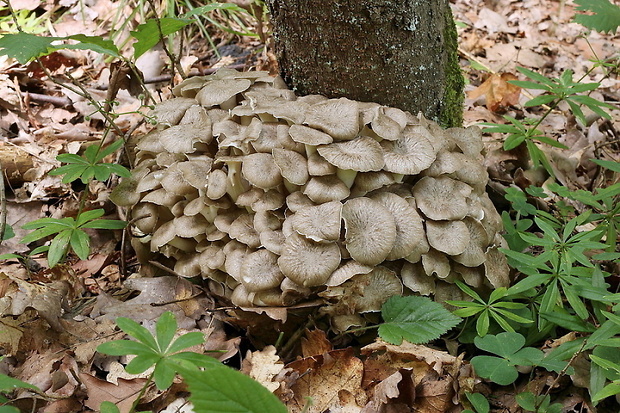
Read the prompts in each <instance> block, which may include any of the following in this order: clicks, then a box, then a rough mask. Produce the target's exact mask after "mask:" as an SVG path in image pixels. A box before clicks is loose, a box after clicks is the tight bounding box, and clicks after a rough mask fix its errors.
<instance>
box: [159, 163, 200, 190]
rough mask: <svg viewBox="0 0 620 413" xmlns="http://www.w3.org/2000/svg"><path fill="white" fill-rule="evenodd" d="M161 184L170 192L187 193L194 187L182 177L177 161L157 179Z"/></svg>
mask: <svg viewBox="0 0 620 413" xmlns="http://www.w3.org/2000/svg"><path fill="white" fill-rule="evenodd" d="M159 182H160V183H161V186H162V187H164V189H165V190H166V191H167V192H168V193H171V194H175V195H188V194H191V193H193V192H194V191H195V190H196V189H195V188H194V187H193V186H192V185H191V184H190V183H189V182H187V180H185V178H184V177H183V172H182V170H181V168H180V167H179V163H175V164H172V165H170V166H169V167H168V168H167V169H166V170H165V171H164V174H163V176H162V178H161V180H160V181H159Z"/></svg>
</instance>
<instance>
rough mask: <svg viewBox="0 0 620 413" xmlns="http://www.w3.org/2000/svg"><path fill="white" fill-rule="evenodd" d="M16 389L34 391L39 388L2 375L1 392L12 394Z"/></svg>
mask: <svg viewBox="0 0 620 413" xmlns="http://www.w3.org/2000/svg"><path fill="white" fill-rule="evenodd" d="M15 389H34V390H38V389H39V388H38V387H37V386H35V385H34V384H30V383H26V382H25V381H21V380H17V379H14V378H13V377H9V376H7V375H6V374H0V392H10V391H13V390H15Z"/></svg>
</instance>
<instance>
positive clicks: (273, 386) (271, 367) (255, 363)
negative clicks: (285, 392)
mask: <svg viewBox="0 0 620 413" xmlns="http://www.w3.org/2000/svg"><path fill="white" fill-rule="evenodd" d="M283 369H284V363H283V362H282V361H281V360H280V357H278V355H277V354H276V348H275V347H274V346H267V347H265V348H264V349H263V350H261V351H255V352H253V353H252V352H249V351H248V354H247V356H246V358H245V360H243V364H242V366H241V371H242V372H243V373H245V374H247V375H248V376H250V377H252V378H253V379H254V380H256V381H257V382H259V383H260V384H262V385H263V386H265V387H266V388H267V389H268V390H269V391H271V392H274V391H276V390H277V389H278V388H279V387H280V383H278V382H276V381H274V379H275V378H276V376H277V375H278V374H280V372H281V371H282V370H283Z"/></svg>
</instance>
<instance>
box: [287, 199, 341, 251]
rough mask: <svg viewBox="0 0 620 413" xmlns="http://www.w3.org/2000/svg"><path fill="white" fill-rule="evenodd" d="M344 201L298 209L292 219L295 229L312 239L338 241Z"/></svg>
mask: <svg viewBox="0 0 620 413" xmlns="http://www.w3.org/2000/svg"><path fill="white" fill-rule="evenodd" d="M341 211H342V203H340V201H331V202H326V203H324V204H321V205H317V206H308V207H305V208H302V209H300V210H299V211H297V212H296V213H295V214H294V215H293V216H292V217H290V219H291V220H292V225H293V229H294V230H295V231H297V232H298V233H299V234H301V235H303V236H304V237H307V238H310V239H311V240H312V241H316V242H324V241H332V242H333V241H337V240H338V239H339V238H340V220H341Z"/></svg>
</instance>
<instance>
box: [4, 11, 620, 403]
mask: <svg viewBox="0 0 620 413" xmlns="http://www.w3.org/2000/svg"><path fill="white" fill-rule="evenodd" d="M12 3H13V5H14V7H17V8H23V9H27V10H34V9H36V8H37V7H40V8H42V9H43V10H45V11H49V10H51V9H52V8H53V7H55V3H56V2H54V1H46V2H38V1H30V0H19V3H18V2H17V0H15V1H14V2H12ZM61 3H62V6H69V7H72V8H70V9H69V12H68V13H66V14H64V15H63V16H62V17H61V18H60V19H59V20H58V21H57V22H55V23H54V29H55V32H56V33H55V35H57V36H68V35H73V34H77V33H82V34H87V35H106V34H107V33H106V32H105V29H104V28H103V27H104V25H102V24H101V23H102V22H109V21H111V19H112V16H113V14H114V13H115V12H117V11H119V10H120V9H119V7H123V3H122V2H114V1H111V0H96V1H93V2H89V3H88V4H82V2H77V1H71V0H64V1H62V2H61ZM78 3H79V4H78ZM453 11H454V14H455V19H456V20H457V21H458V22H462V23H464V25H463V27H462V28H460V29H459V36H460V39H459V45H460V53H461V57H462V59H461V61H462V63H463V69H464V71H465V73H466V77H467V78H468V79H469V82H470V83H469V85H468V86H467V88H466V91H467V96H468V99H467V100H466V108H465V122H466V125H465V126H469V125H472V124H477V123H480V122H485V121H486V122H502V117H501V116H502V115H504V114H508V115H514V114H515V111H517V110H519V111H522V112H523V113H522V115H525V116H534V115H536V113H534V112H532V113H530V112H531V111H533V110H534V109H528V108H522V106H520V107H521V109H515V105H516V104H518V103H521V104H522V103H523V102H525V101H526V100H527V99H529V98H531V97H532V96H527V95H526V91H524V90H521V89H520V88H519V87H517V86H514V85H512V84H510V83H507V81H509V80H514V79H517V78H520V77H519V75H518V73H517V71H516V67H517V66H524V67H527V68H531V69H533V70H535V71H540V72H541V73H543V74H544V75H546V76H549V77H553V76H555V77H557V76H559V75H560V74H561V73H562V72H563V71H565V70H566V69H572V70H574V72H575V78H580V77H582V76H584V75H586V73H587V71H588V68H590V67H591V66H592V63H591V62H590V59H592V58H597V59H602V60H604V59H607V58H612V57H613V56H614V53H617V43H618V41H619V39H618V35H615V36H614V35H611V34H600V33H597V32H591V33H589V34H587V35H585V36H584V35H583V34H584V29H583V27H582V26H580V25H578V24H576V23H573V22H571V19H572V16H573V15H574V14H575V6H574V5H573V4H571V3H565V2H556V1H551V0H524V1H515V0H484V1H483V0H456V1H454V2H453ZM224 37H225V36H223V35H222V39H223V38H224ZM237 46H241V49H244V48H246V49H251V48H253V47H255V46H256V45H255V44H253V43H252V42H251V41H250V40H248V39H240V41H239V42H238V45H237ZM196 50H198V51H199V53H202V52H204V50H206V48H205V47H204V46H201V45H196ZM162 53H163V52H162V51H157V50H156V51H154V52H149V53H147V54H145V56H147V55H149V57H148V58H149V59H150V60H147V62H148V63H147V66H149V67H157V68H158V69H157V70H155V71H151V72H149V74H148V75H149V76H152V77H156V76H157V75H159V74H160V73H161V70H162V68H163V65H162V64H161V62H163V61H164V59H163V58H162V56H163V54H162ZM203 57H204V56H201V55H200V56H199V63H200V62H203V61H204V59H202V58H203ZM194 60H195V58H193V59H191V60H189V62H193V61H194ZM218 60H220V59H218V58H213V57H212V58H211V59H210V63H211V65H213V66H222V65H224V64H226V62H233V61H235V58H232V57H227V56H223V57H222V59H221V61H219V63H218ZM44 61H45V65H46V67H47V68H48V69H49V70H50V71H52V72H57V73H64V72H67V71H69V72H71V73H72V75H73V76H74V77H76V78H80V80H81V81H83V84H84V85H85V87H86V90H87V91H88V92H89V93H91V94H92V95H93V96H96V97H97V98H99V99H102V98H104V97H105V92H103V91H102V90H101V89H102V86H106V85H107V83H108V78H107V76H108V75H109V71H108V70H107V69H105V67H104V64H103V63H102V62H101V60H100V59H97V56H96V54H94V53H92V52H89V51H80V50H74V51H71V52H70V53H68V52H56V53H54V54H52V55H50V56H49V57H48V58H46V59H45V60H44ZM259 63H260V62H259ZM0 64H1V65H2V67H3V73H2V74H0V131H1V132H0V134H1V135H2V139H1V141H0V150H4V151H7V152H8V153H9V155H0V161H1V162H2V164H3V166H4V169H5V170H7V167H8V165H9V164H11V160H12V161H13V162H14V164H15V168H14V172H13V173H11V174H10V175H9V176H8V178H9V179H8V180H9V182H10V191H9V195H8V199H7V204H8V205H7V208H8V217H7V221H8V223H10V224H11V225H12V226H13V227H14V228H15V230H16V233H17V237H16V238H14V239H13V240H9V241H5V242H3V243H2V247H1V248H2V250H1V251H2V252H3V253H5V252H17V253H23V252H25V251H26V248H25V246H24V245H22V244H19V243H17V242H15V241H16V240H18V239H20V238H21V236H23V232H21V233H20V231H21V230H20V226H21V225H22V224H23V223H26V222H30V221H32V220H34V219H36V218H38V217H41V216H57V217H61V216H66V214H67V213H69V211H71V210H74V209H75V198H74V193H73V190H72V188H71V187H70V186H68V185H66V184H62V183H61V182H60V178H59V177H50V176H48V175H47V172H49V171H50V170H51V169H52V168H54V167H56V166H58V163H57V161H56V160H55V158H56V156H57V155H58V154H60V153H78V152H79V151H80V150H81V149H83V148H82V146H83V145H84V144H87V143H88V142H90V141H94V140H98V139H100V137H101V135H102V128H101V122H100V119H99V118H98V117H97V116H92V108H91V107H89V105H88V104H87V103H86V102H85V101H84V100H83V99H82V98H80V97H79V96H77V95H76V94H72V93H70V92H66V91H64V90H60V89H59V88H58V87H57V86H56V85H54V84H53V83H51V82H50V81H49V80H48V79H46V78H45V76H44V74H43V72H41V71H40V70H39V69H38V68H37V67H36V66H35V65H29V66H26V67H23V66H18V65H13V64H12V63H11V62H7V61H5V60H2V61H0ZM200 64H202V63H200ZM261 64H263V65H265V66H267V65H270V68H272V69H273V59H269V58H265V59H263V60H262V63H261ZM262 68H264V67H261V69H262ZM521 79H522V78H521ZM586 80H587V81H591V82H598V81H600V82H601V87H600V88H599V89H598V91H597V92H596V93H600V94H602V95H600V96H599V98H604V99H607V100H611V101H618V100H619V98H620V96H619V93H618V90H620V87H619V83H620V81H619V80H618V79H616V78H613V77H607V78H603V77H602V74H601V73H600V72H598V71H595V72H592V73H591V74H589V75H588V78H587V79H586ZM158 88H159V89H161V84H159V86H158ZM153 90H155V89H153ZM41 92H43V93H41ZM530 92H531V91H530ZM162 94H163V97H164V98H165V97H166V96H168V95H169V91H168V90H166V88H163V92H162ZM40 95H44V96H47V97H49V98H50V99H47V98H45V97H42V96H40ZM118 99H119V101H120V102H121V107H120V108H118V110H119V111H121V112H132V111H134V110H135V109H136V108H138V107H139V101H138V100H137V99H136V98H135V97H133V96H131V95H130V94H129V93H127V92H126V91H121V94H120V95H119V96H118ZM612 115H613V116H614V118H613V119H612V120H611V121H602V120H597V119H595V118H592V119H593V121H592V122H591V124H590V125H589V126H586V127H584V126H582V125H580V124H578V123H577V122H576V121H575V119H574V118H571V117H570V116H568V111H567V110H566V108H559V110H556V111H555V112H554V113H553V114H552V115H550V116H549V117H548V118H547V119H546V121H545V123H544V124H542V125H541V127H542V128H544V129H545V131H547V133H549V134H550V136H553V137H555V138H557V139H558V141H559V142H561V143H563V144H565V145H566V146H567V147H568V148H569V149H558V148H553V149H549V148H548V147H543V148H542V149H543V150H544V151H546V152H547V155H548V157H549V158H550V159H551V162H552V165H553V167H554V170H555V172H556V174H557V178H558V180H559V181H560V182H561V183H562V184H563V185H565V186H567V187H568V188H569V189H578V188H584V187H590V186H592V185H593V180H594V179H596V173H597V168H596V166H595V165H593V164H592V163H591V162H590V161H589V159H591V158H593V157H594V155H595V151H598V153H602V155H603V157H604V158H606V159H616V160H618V147H617V144H616V145H615V146H614V144H613V142H614V139H615V140H617V139H618V130H617V129H618V124H619V121H620V118H619V116H620V115H619V114H618V111H614V112H612ZM140 117H141V116H140V115H139V114H136V113H133V114H131V113H130V114H128V115H124V116H123V118H122V119H121V120H120V123H119V124H120V126H121V127H122V129H123V130H124V131H127V130H130V129H132V128H134V127H137V125H138V123H139V121H140ZM140 131H143V129H141V128H140V127H138V130H137V133H140ZM486 146H487V156H486V159H485V163H486V165H487V167H488V170H489V173H490V175H491V176H492V178H493V182H492V183H491V186H495V187H497V188H503V187H506V186H509V185H512V184H516V185H519V186H521V187H526V186H528V185H530V184H537V185H540V184H541V183H542V182H544V181H545V179H546V177H545V176H544V175H537V174H536V173H534V172H532V171H531V170H528V169H527V168H525V167H524V164H523V158H522V157H523V154H520V153H519V152H518V151H509V152H506V151H503V150H502V149H501V143H500V142H498V141H497V136H490V137H488V138H487V142H486ZM94 193H95V194H97V195H96V199H92V200H89V202H92V203H93V205H97V207H104V208H106V210H107V211H108V212H109V213H110V214H115V207H114V206H113V205H112V204H111V203H110V202H109V200H107V193H109V189H108V188H107V187H106V186H105V185H104V186H103V187H101V188H99V189H97V191H95V192H94ZM92 251H93V254H92V255H91V257H90V259H89V260H87V261H79V260H70V261H69V263H68V265H67V266H61V267H60V268H59V269H57V270H55V271H47V272H46V271H45V270H43V268H45V262H43V261H41V260H39V259H38V258H37V257H34V259H35V260H36V261H32V262H31V263H30V264H27V265H24V264H22V263H18V262H17V261H16V260H6V261H4V262H2V263H0V271H1V272H0V330H2V334H1V335H0V346H1V347H2V350H3V353H4V354H5V355H8V356H9V357H6V358H5V359H3V360H2V361H0V368H1V369H2V371H6V372H8V373H10V374H11V375H12V376H14V377H16V378H19V379H21V380H24V381H27V382H29V383H32V384H35V385H37V386H39V387H40V388H41V389H42V390H43V391H44V392H45V393H47V394H48V395H51V396H54V397H57V396H59V397H60V399H47V400H45V399H42V398H40V397H39V396H36V397H33V396H32V394H31V393H27V392H22V393H20V394H17V399H18V400H17V405H19V406H20V407H22V408H24V409H27V410H32V409H33V406H36V409H34V410H40V411H46V412H53V411H58V412H62V411H65V412H66V411H75V412H77V411H83V409H84V407H83V406H85V407H86V408H90V409H93V410H97V409H98V408H99V404H100V403H101V402H102V401H112V402H114V403H118V406H119V408H120V409H121V411H126V410H125V409H127V408H128V406H130V405H131V403H132V402H133V400H134V399H133V398H135V397H136V396H137V392H138V391H139V389H140V388H141V386H142V384H143V382H144V379H142V378H138V377H130V376H125V375H123V374H120V373H119V372H116V373H113V370H114V371H116V370H117V369H119V368H120V367H122V366H123V365H125V364H126V363H127V362H128V360H126V359H114V358H111V357H105V356H103V355H100V354H97V353H96V352H95V348H96V347H97V345H99V344H100V343H102V342H105V341H110V340H114V339H117V338H122V337H121V335H122V334H119V333H118V331H116V330H115V328H114V323H113V320H114V319H115V318H116V317H118V316H129V317H132V318H134V319H135V320H136V321H138V322H141V323H142V324H143V325H144V326H145V327H147V328H149V329H150V328H152V327H153V325H154V320H155V319H156V318H157V317H158V316H159V315H161V314H162V313H163V312H165V311H168V310H170V311H172V312H174V313H175V314H176V315H177V319H178V321H179V325H180V326H181V328H182V329H183V330H182V331H184V332H186V331H202V332H204V333H205V334H207V336H208V339H207V342H206V343H205V345H204V347H203V348H202V349H200V351H204V352H206V351H211V350H217V351H219V353H215V354H217V355H218V357H219V358H220V359H234V357H235V356H238V357H241V356H240V355H239V349H240V346H242V345H243V346H248V345H249V346H250V347H252V348H255V349H256V350H255V351H248V353H247V355H245V356H243V357H241V358H242V359H243V360H242V361H241V362H240V363H239V364H240V367H241V370H242V371H243V372H245V373H246V374H248V375H250V376H251V377H253V378H255V379H256V380H258V381H259V382H261V383H262V384H263V385H265V386H266V387H267V388H269V389H270V390H272V391H274V392H275V393H276V394H277V395H279V396H280V397H281V398H282V399H283V400H285V401H286V402H287V405H288V407H289V409H290V411H293V412H296V411H301V410H302V409H303V408H304V406H305V405H306V403H307V397H312V399H313V403H314V404H313V405H312V406H310V407H309V409H308V410H307V411H309V412H326V411H331V412H364V413H367V412H368V413H370V412H387V411H389V412H410V411H413V410H412V408H411V407H410V406H412V405H414V406H416V409H417V410H415V411H420V412H449V411H458V409H459V407H458V406H459V395H462V393H463V392H464V391H472V390H473V388H474V386H478V388H481V387H482V388H483V389H484V386H485V385H484V384H482V383H480V382H479V380H478V379H476V378H475V376H474V375H473V373H472V371H471V367H470V366H469V365H468V364H467V363H464V362H463V361H462V359H461V358H460V357H456V356H453V355H450V354H449V353H448V352H445V351H442V350H440V349H436V348H433V347H430V346H421V345H413V344H410V343H408V342H403V343H402V344H400V345H394V344H389V343H386V342H383V341H381V340H375V341H374V342H372V343H368V341H369V339H368V337H366V336H360V338H359V340H358V341H359V342H360V343H361V342H364V340H366V342H367V343H368V344H367V345H365V346H362V345H361V344H357V345H356V346H355V347H351V346H350V345H354V344H355V341H353V342H351V341H348V340H350V339H343V338H342V337H333V336H332V335H328V334H327V333H325V331H327V330H328V326H322V328H323V329H314V330H304V331H303V332H302V334H298V335H297V336H298V337H300V340H299V342H298V343H296V345H297V346H298V347H297V348H298V349H297V350H294V351H293V353H290V354H296V355H297V357H298V358H297V359H296V360H293V361H291V356H290V354H289V355H287V357H286V358H285V359H283V358H282V356H281V355H280V352H279V351H276V348H275V347H273V346H269V344H273V343H275V342H276V340H277V337H278V333H279V332H280V331H281V332H286V333H287V334H288V335H289V336H291V335H294V334H295V331H289V330H287V329H289V328H290V327H289V326H290V325H291V324H297V325H299V324H303V322H300V320H304V319H305V317H307V315H308V313H309V311H310V310H307V309H303V308H299V309H294V310H292V311H289V312H286V311H285V312H284V313H282V311H281V309H271V310H270V309H264V310H263V312H264V313H266V315H265V314H258V313H252V312H247V311H242V310H238V309H228V308H216V307H215V303H214V302H213V301H212V300H211V299H210V297H209V296H208V295H205V294H204V293H203V292H202V291H201V290H200V289H198V287H196V286H194V285H191V284H190V283H189V282H188V281H186V280H184V279H180V278H178V277H173V276H170V277H161V278H156V279H137V278H131V277H129V278H128V277H127V274H128V273H130V272H126V271H122V270H121V265H120V260H121V252H120V240H119V239H112V240H110V239H98V238H93V245H92ZM37 261H38V262H37ZM127 265H128V266H129V269H130V270H131V268H132V266H133V265H135V264H134V263H133V261H129V262H128V263H127ZM123 266H124V265H123ZM296 312H298V314H296ZM274 319H276V320H279V322H274ZM287 319H289V320H291V321H290V323H285V321H286V320H287ZM244 332H245V333H244ZM356 340H357V339H356ZM552 345H553V344H552ZM343 347H344V348H343ZM447 347H448V348H450V345H449V343H448V344H447ZM211 354H213V353H211ZM102 374H103V375H102ZM105 376H108V378H107V379H103V378H102V377H105ZM549 380H550V376H544V375H543V376H540V377H536V378H535V379H534V381H533V383H534V384H536V383H538V384H536V385H539V386H541V388H542V386H544V385H545V383H548V381H549ZM574 381H575V384H576V383H577V382H576V378H574ZM114 382H116V383H117V384H115V383H114ZM82 386H83V387H82ZM565 389H566V387H565ZM570 389H574V388H573V387H570V386H569V387H568V390H564V391H565V392H567V394H566V396H565V398H564V402H563V403H564V406H565V407H566V408H567V409H570V408H574V407H575V406H578V405H579V404H580V403H583V398H582V397H580V396H579V395H578V392H577V393H575V394H569V390H570ZM84 390H85V392H84ZM183 391H184V390H183V389H182V388H179V387H175V386H173V387H172V388H171V390H170V394H165V395H161V394H159V395H158V394H156V393H154V392H152V391H151V392H150V393H147V395H146V396H145V398H144V400H148V403H149V404H151V405H153V406H161V408H162V409H164V408H166V406H168V409H167V410H165V411H172V410H171V409H173V407H172V406H173V405H174V404H175V403H178V405H179V406H185V407H187V405H186V404H184V403H185V399H184V398H183V397H184V396H183V395H184V393H183ZM485 391H486V392H487V393H488V392H490V389H488V388H486V390H485ZM514 393H515V392H514V390H511V391H506V392H504V393H502V392H501V391H499V392H497V391H496V393H495V396H497V400H498V403H502V404H503V405H504V406H506V409H508V411H511V412H513V411H517V405H516V403H515V401H514ZM185 407H184V408H185ZM184 411H185V410H184ZM187 411H191V410H187Z"/></svg>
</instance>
